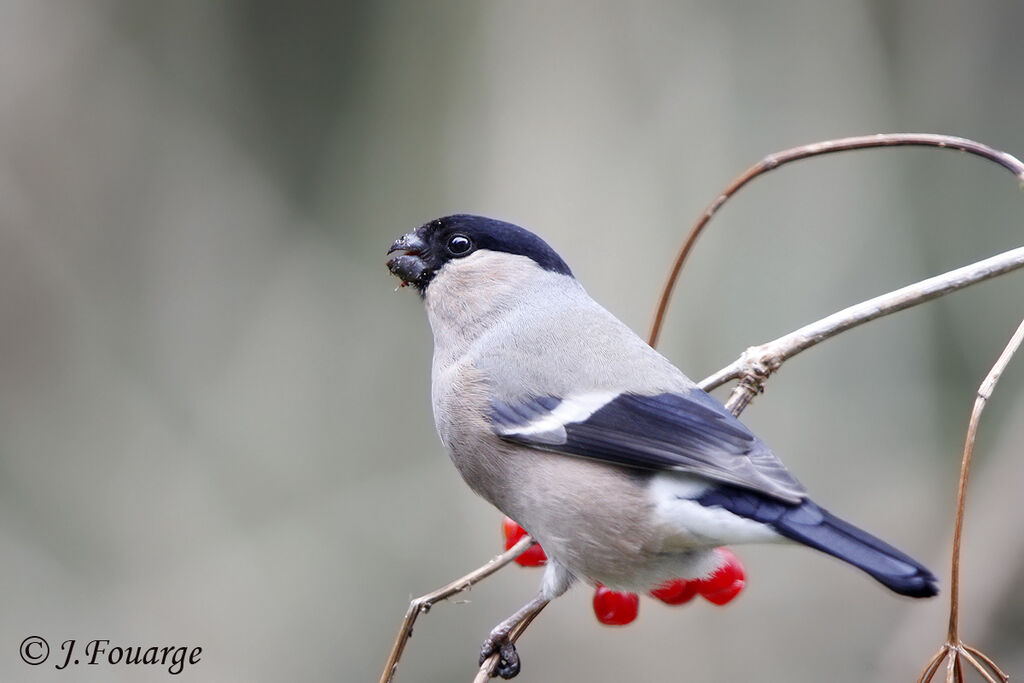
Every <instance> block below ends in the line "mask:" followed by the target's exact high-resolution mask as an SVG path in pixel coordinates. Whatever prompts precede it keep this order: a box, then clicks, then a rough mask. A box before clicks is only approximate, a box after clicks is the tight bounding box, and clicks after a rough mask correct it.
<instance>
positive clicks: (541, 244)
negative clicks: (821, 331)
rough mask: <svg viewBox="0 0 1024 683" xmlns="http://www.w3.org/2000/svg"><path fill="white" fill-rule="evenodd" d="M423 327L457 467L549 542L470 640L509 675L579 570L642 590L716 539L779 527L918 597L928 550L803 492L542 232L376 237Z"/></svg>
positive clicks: (473, 223)
mask: <svg viewBox="0 0 1024 683" xmlns="http://www.w3.org/2000/svg"><path fill="white" fill-rule="evenodd" d="M395 252H398V253H397V254H396V255H395V256H393V257H391V258H389V260H388V261H387V267H388V269H389V270H390V272H391V273H392V274H393V275H394V276H396V277H397V278H399V280H401V282H400V284H399V287H405V286H412V287H413V288H414V289H415V290H416V291H417V292H418V294H419V296H420V297H421V299H422V301H423V303H424V307H425V309H426V313H427V318H428V320H429V323H430V328H431V331H432V334H433V341H434V349H433V360H432V367H431V402H432V407H433V414H434V423H435V426H436V429H437V433H438V436H439V437H440V440H441V443H442V445H443V447H444V449H445V450H446V451H447V453H448V455H449V457H450V459H451V461H452V463H453V464H454V466H455V468H456V469H457V470H458V472H459V473H460V474H461V475H462V478H463V479H464V480H465V482H466V484H468V485H469V487H470V488H471V489H472V490H473V491H474V492H476V493H477V494H479V495H480V496H482V497H483V498H484V499H485V500H487V501H488V502H490V503H491V504H492V505H494V506H495V507H496V508H498V509H499V510H501V511H502V512H503V513H505V514H506V515H507V516H509V517H511V518H512V519H514V520H516V522H518V523H519V524H520V525H521V526H522V527H523V528H524V529H525V530H526V531H527V532H528V533H529V534H530V536H531V537H532V538H533V539H534V540H536V541H537V542H538V543H539V544H540V545H541V546H542V547H543V548H544V551H545V553H546V554H547V556H548V562H547V564H546V566H545V570H544V575H543V578H542V580H541V586H540V589H539V591H538V592H537V594H536V595H535V596H534V597H533V598H532V599H531V600H530V601H529V602H527V603H526V604H525V605H523V607H522V608H520V609H519V610H517V611H516V612H515V613H514V614H512V615H511V616H509V617H508V618H507V619H505V620H503V621H502V622H500V623H499V624H498V625H497V626H495V628H494V629H493V630H492V631H491V632H490V634H489V635H488V636H487V638H486V639H485V640H484V643H483V646H482V647H481V653H480V663H481V664H483V662H484V661H485V660H486V659H488V658H489V657H490V656H491V655H493V654H495V653H497V654H498V655H499V662H498V665H497V667H496V670H495V673H497V675H499V676H501V677H502V678H506V679H507V678H512V677H514V676H516V675H517V674H518V673H519V671H520V668H521V661H520V657H519V654H518V652H517V651H516V648H515V645H514V644H513V642H512V638H511V634H512V632H513V630H514V629H515V628H516V627H517V625H519V624H520V623H522V622H526V621H528V620H530V619H533V618H534V617H535V616H536V615H537V614H538V613H539V612H540V610H541V609H543V608H544V606H546V605H547V604H548V603H549V602H550V601H551V600H553V599H554V598H556V597H558V596H559V595H561V594H563V593H564V592H565V591H566V590H568V588H569V587H570V586H571V585H573V584H574V583H575V582H577V581H583V582H586V583H591V584H596V583H600V584H603V585H605V586H609V587H612V588H615V589H619V590H629V591H633V592H646V591H650V590H652V589H654V588H656V587H657V586H659V585H662V584H664V583H665V582H667V581H670V580H673V579H676V578H689V577H693V578H700V577H706V576H708V575H710V574H711V573H713V572H714V570H715V569H716V563H717V562H719V561H720V560H719V557H720V556H719V555H718V554H716V553H715V552H714V549H715V548H717V547H720V546H723V545H731V544H740V543H760V542H766V543H771V542H778V541H789V542H795V543H798V544H803V545H806V546H810V547H811V548H814V549H816V550H819V551H822V552H824V553H827V554H829V555H832V556H833V557H835V558H838V559H839V560H842V561H844V562H846V563H849V564H851V565H853V566H854V567H857V568H858V569H861V570H863V571H864V572H866V573H867V574H868V575H870V576H871V577H872V578H874V579H875V580H877V581H878V582H880V583H881V584H882V585H884V586H885V587H887V588H889V589H890V590H892V591H894V592H896V593H898V594H900V595H905V596H910V597H914V598H923V597H930V596H933V595H936V594H937V593H938V586H937V584H938V581H937V579H936V577H935V576H934V574H932V573H931V572H930V571H929V570H928V569H927V568H925V567H924V566H923V565H921V564H920V563H918V562H917V561H915V560H914V559H912V558H911V557H909V556H908V555H906V554H904V553H903V552H901V551H899V550H897V549H896V548H894V547H892V546H890V545H888V544H887V543H885V542H884V541H881V540H879V539H878V538H876V537H874V536H872V535H871V534H869V533H867V532H866V531H863V530H861V529H859V528H858V527H856V526H854V525H853V524H850V523H849V522H846V521H844V520H842V519H840V518H839V517H836V516H835V515H833V514H831V513H830V512H828V511H827V510H825V509H824V508H822V507H820V506H819V505H818V504H816V503H815V502H814V501H812V500H811V499H810V498H809V497H808V494H807V492H806V489H805V488H804V486H803V485H802V484H801V483H800V482H799V481H798V480H797V479H796V478H795V477H794V476H793V475H792V474H791V473H790V472H789V471H788V470H787V468H786V467H785V465H783V463H782V461H781V460H780V459H779V458H778V457H777V456H776V455H775V454H774V453H773V452H772V451H771V450H770V449H769V448H768V446H766V445H765V444H764V442H762V441H761V440H760V439H759V438H758V437H757V436H755V435H754V434H753V433H752V432H751V431H750V430H749V429H748V428H747V427H746V426H745V425H744V424H743V423H742V422H740V421H739V419H737V418H736V417H735V416H733V415H732V413H730V412H729V411H728V410H727V409H726V408H725V407H724V406H723V405H722V404H721V403H720V402H719V401H718V400H717V399H715V398H714V397H712V396H711V395H710V394H708V393H707V392H705V391H703V390H702V389H700V388H699V387H698V386H697V385H696V384H695V383H694V382H693V381H691V380H690V379H689V378H688V377H686V375H684V374H683V372H682V371H681V370H679V369H678V368H676V367H675V366H674V365H673V364H672V363H671V362H670V361H669V360H668V359H666V358H665V357H664V356H663V355H661V354H660V353H659V352H657V351H655V350H654V349H653V348H652V347H651V346H650V345H648V344H647V343H646V342H645V341H644V340H643V339H641V338H640V337H639V336H638V335H637V334H635V333H634V332H633V331H632V330H631V329H630V328H629V327H628V326H627V325H626V324H625V323H623V322H622V321H620V320H619V319H618V318H616V317H615V316H614V315H613V314H612V313H610V312H609V311H607V310H606V309H605V308H603V307H602V306H601V305H600V304H598V303H597V302H596V301H595V300H594V299H592V298H591V297H590V296H589V295H588V294H587V292H586V291H585V290H584V288H583V286H582V285H581V284H580V283H579V282H578V281H577V280H576V278H575V277H574V276H573V273H572V271H571V270H570V268H569V266H568V265H567V264H566V262H565V261H564V260H563V259H562V257H561V256H559V255H558V254H557V253H556V252H555V251H554V249H552V248H551V247H550V246H549V245H548V244H547V243H546V242H545V241H544V240H543V239H541V238H540V237H539V236H537V235H536V234H534V233H532V232H530V231H528V230H526V229H524V228H521V227H519V226H517V225H514V224H512V223H508V222H504V221H500V220H497V219H493V218H487V217H483V216H476V215H470V214H455V215H450V216H445V217H442V218H438V219H435V220H432V221H429V222H427V223H425V224H423V225H422V226H420V227H419V228H417V229H415V230H413V231H411V232H408V233H407V234H405V235H403V236H401V237H399V238H398V239H397V240H395V242H394V243H393V244H392V245H391V247H390V248H389V249H388V252H387V253H388V254H389V255H390V254H393V253H395Z"/></svg>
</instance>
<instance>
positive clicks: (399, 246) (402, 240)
mask: <svg viewBox="0 0 1024 683" xmlns="http://www.w3.org/2000/svg"><path fill="white" fill-rule="evenodd" d="M426 248H427V243H426V242H425V241H423V238H422V237H420V235H419V232H416V231H414V232H410V233H406V234H404V235H402V236H401V237H399V238H398V239H397V240H395V242H394V244H392V245H391V248H390V249H388V253H389V254H390V253H391V252H393V251H404V252H406V253H407V254H409V255H411V256H416V255H417V254H419V253H420V252H422V251H423V250H424V249H426Z"/></svg>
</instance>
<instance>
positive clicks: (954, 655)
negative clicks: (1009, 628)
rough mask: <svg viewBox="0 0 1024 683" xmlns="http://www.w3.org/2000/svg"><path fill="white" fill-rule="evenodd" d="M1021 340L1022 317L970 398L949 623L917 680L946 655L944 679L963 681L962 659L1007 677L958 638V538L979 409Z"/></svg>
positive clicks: (958, 497) (929, 673)
mask: <svg viewBox="0 0 1024 683" xmlns="http://www.w3.org/2000/svg"><path fill="white" fill-rule="evenodd" d="M1021 341H1024V320H1022V321H1021V323H1020V325H1019V326H1018V327H1017V331H1016V332H1014V333H1013V336H1012V337H1010V341H1009V342H1008V343H1007V344H1006V348H1005V349H1003V352H1002V353H1001V354H999V358H998V359H997V360H996V362H995V365H993V366H992V369H991V370H989V373H988V375H986V377H985V380H984V381H983V382H982V383H981V386H980V387H979V388H978V396H977V398H975V399H974V408H973V409H972V410H971V419H970V421H969V422H968V423H967V439H966V442H965V443H964V455H963V460H962V461H961V463H960V483H959V484H958V485H957V492H956V514H955V516H954V518H953V560H952V569H951V571H950V579H949V627H948V629H947V631H946V642H945V643H943V645H942V647H941V648H939V651H938V652H937V653H936V654H935V656H934V657H932V659H931V661H930V662H929V663H928V665H927V666H926V667H925V669H924V672H922V674H921V677H920V678H919V679H918V682H919V683H927V682H928V681H930V680H932V677H934V676H935V672H936V671H938V668H939V666H940V665H941V663H942V661H943V660H944V659H946V658H947V657H948V658H949V661H948V664H947V669H946V680H947V681H953V680H957V681H963V663H962V661H961V660H962V659H966V660H967V661H968V663H969V664H970V665H971V666H973V667H974V668H975V669H976V670H977V671H978V672H979V673H981V675H982V676H984V677H985V680H987V681H990V682H991V683H997V682H996V680H995V679H994V678H993V677H992V675H993V674H994V675H995V676H998V678H999V680H1001V681H1003V682H1004V683H1005V681H1008V680H1010V677H1009V676H1007V675H1006V674H1005V673H1003V671H1002V670H1000V668H999V667H998V666H996V663H995V662H993V661H992V660H991V659H989V657H987V656H986V655H985V654H983V653H982V652H980V651H979V650H977V649H975V648H973V647H970V646H968V645H965V644H964V642H963V641H962V640H960V540H961V538H962V536H963V526H964V508H965V506H966V504H967V476H968V474H969V473H970V470H971V458H972V456H973V455H974V441H975V439H976V437H977V435H978V423H979V421H980V420H981V411H982V410H984V409H985V404H986V403H987V402H988V400H989V398H991V396H992V392H993V391H994V390H995V388H996V383H998V382H999V378H1000V376H1002V374H1003V371H1004V370H1005V369H1006V366H1007V365H1009V363H1010V359H1012V358H1013V354H1015V353H1016V352H1017V349H1018V348H1019V347H1020V345H1021Z"/></svg>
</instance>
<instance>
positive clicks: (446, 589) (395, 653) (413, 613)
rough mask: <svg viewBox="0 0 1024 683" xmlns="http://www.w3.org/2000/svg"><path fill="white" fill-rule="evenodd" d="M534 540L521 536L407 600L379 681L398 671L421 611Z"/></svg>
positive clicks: (468, 584)
mask: <svg viewBox="0 0 1024 683" xmlns="http://www.w3.org/2000/svg"><path fill="white" fill-rule="evenodd" d="M534 543H536V541H534V540H533V539H532V538H530V537H529V536H523V537H522V538H520V539H519V541H518V542H517V543H516V544H515V545H513V546H512V547H511V548H509V549H508V550H506V551H505V552H503V553H502V554H500V555H498V556H496V557H494V558H492V559H491V561H490V562H488V563H487V564H485V565H483V566H482V567H478V568H477V569H474V570H473V571H471V572H470V573H468V574H466V575H465V576H462V577H460V578H458V579H455V580H454V581H452V582H451V583H449V584H448V585H446V586H443V587H441V588H438V589H437V590H435V591H432V592H430V593H427V594H426V595H421V596H420V597H418V598H416V599H415V600H413V601H412V602H410V603H409V609H408V610H406V612H405V618H404V619H402V625H401V626H400V627H399V629H398V635H397V636H396V637H395V643H394V645H392V646H391V654H389V655H388V660H387V662H386V663H385V664H384V671H383V672H382V673H381V675H380V683H390V681H392V680H394V677H395V672H397V671H398V660H399V659H401V658H402V651H403V650H404V649H405V644H406V643H407V642H409V639H410V638H412V627H413V624H415V623H416V617H418V616H419V615H420V614H421V613H423V612H429V611H430V608H431V607H433V606H434V604H435V603H438V602H441V601H442V600H447V599H448V598H450V597H451V596H453V595H456V594H457V593H461V592H462V591H464V590H467V589H468V588H470V587H471V586H473V584H475V583H478V582H480V581H483V580H484V579H486V578H487V577H488V576H490V575H491V574H493V573H494V572H496V571H498V570H499V569H501V568H502V567H504V566H505V565H507V564H509V563H510V562H512V561H513V560H515V559H516V558H517V557H519V556H520V555H522V554H523V553H524V552H526V550H527V549H528V548H530V547H531V546H532V545H533V544H534Z"/></svg>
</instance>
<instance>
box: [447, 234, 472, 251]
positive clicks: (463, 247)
mask: <svg viewBox="0 0 1024 683" xmlns="http://www.w3.org/2000/svg"><path fill="white" fill-rule="evenodd" d="M472 249H473V241H472V240H470V239H469V238H468V237H466V236H465V235H452V236H451V237H449V238H448V252H449V253H450V254H451V255H452V256H465V255H466V254H468V253H469V252H470V251H471V250H472Z"/></svg>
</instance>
